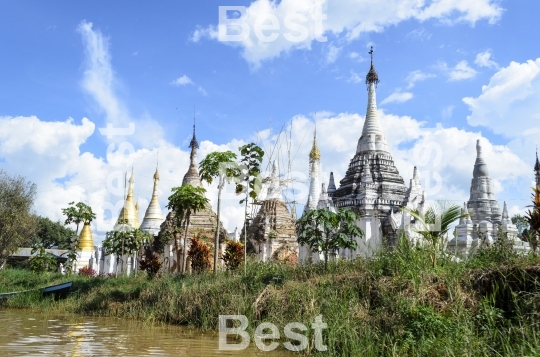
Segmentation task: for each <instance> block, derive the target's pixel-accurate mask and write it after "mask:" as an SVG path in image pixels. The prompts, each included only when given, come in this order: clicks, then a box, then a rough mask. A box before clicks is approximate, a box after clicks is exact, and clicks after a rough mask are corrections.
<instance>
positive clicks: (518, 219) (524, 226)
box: [512, 214, 529, 239]
mask: <svg viewBox="0 0 540 357" xmlns="http://www.w3.org/2000/svg"><path fill="white" fill-rule="evenodd" d="M512 224H514V225H515V226H516V228H517V230H518V236H519V237H520V238H522V239H523V232H524V231H526V230H529V222H527V218H526V217H525V216H522V215H520V214H515V215H514V216H513V217H512Z"/></svg>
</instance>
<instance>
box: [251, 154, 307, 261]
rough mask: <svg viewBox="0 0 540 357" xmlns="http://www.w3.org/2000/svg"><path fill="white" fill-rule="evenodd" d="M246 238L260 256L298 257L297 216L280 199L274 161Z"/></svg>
mask: <svg viewBox="0 0 540 357" xmlns="http://www.w3.org/2000/svg"><path fill="white" fill-rule="evenodd" d="M242 237H243V231H242ZM247 238H248V240H249V242H250V243H251V244H252V245H253V248H254V250H255V253H256V254H258V257H259V259H260V260H262V261H266V260H269V259H272V260H281V261H287V262H289V263H291V264H296V261H297V259H298V243H297V242H296V220H295V218H293V217H292V216H291V213H290V212H289V210H288V208H287V205H286V204H285V202H284V201H283V198H282V195H281V185H280V179H279V173H278V167H277V163H276V162H275V161H274V164H273V165H272V174H271V176H270V178H269V180H268V193H267V196H266V199H265V200H264V201H262V203H261V208H260V209H259V211H258V213H257V215H256V216H255V218H254V219H253V221H252V222H251V223H250V224H249V226H248V227H247ZM241 241H243V238H241Z"/></svg>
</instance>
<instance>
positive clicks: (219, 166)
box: [199, 151, 239, 188]
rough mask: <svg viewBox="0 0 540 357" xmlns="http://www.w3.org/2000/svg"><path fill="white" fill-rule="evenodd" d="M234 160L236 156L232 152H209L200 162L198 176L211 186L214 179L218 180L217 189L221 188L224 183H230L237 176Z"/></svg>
mask: <svg viewBox="0 0 540 357" xmlns="http://www.w3.org/2000/svg"><path fill="white" fill-rule="evenodd" d="M234 160H236V154H235V153H233V152H232V151H225V152H218V151H214V152H211V153H210V154H208V155H206V157H205V158H204V159H203V160H202V161H201V162H200V164H199V175H200V176H201V179H202V180H203V181H206V182H208V184H211V183H212V182H213V180H214V179H215V178H219V183H218V188H219V187H223V185H224V184H225V181H228V182H230V181H231V179H232V178H234V177H236V176H238V174H239V172H238V169H237V165H236V163H235V161H234Z"/></svg>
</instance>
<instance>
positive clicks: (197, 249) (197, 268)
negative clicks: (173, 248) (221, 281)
mask: <svg viewBox="0 0 540 357" xmlns="http://www.w3.org/2000/svg"><path fill="white" fill-rule="evenodd" d="M190 241H191V243H190V245H189V252H188V257H189V258H190V259H191V269H193V271H194V272H197V273H201V272H203V271H205V270H208V269H209V268H210V248H209V247H208V245H207V244H206V243H204V242H203V241H202V240H201V239H200V238H199V237H198V236H195V237H193V238H191V239H190Z"/></svg>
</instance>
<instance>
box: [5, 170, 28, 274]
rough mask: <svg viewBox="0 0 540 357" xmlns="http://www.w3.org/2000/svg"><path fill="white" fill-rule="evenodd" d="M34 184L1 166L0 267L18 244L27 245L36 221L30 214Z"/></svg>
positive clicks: (20, 245)
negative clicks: (9, 172) (2, 168)
mask: <svg viewBox="0 0 540 357" xmlns="http://www.w3.org/2000/svg"><path fill="white" fill-rule="evenodd" d="M35 197H36V185H35V184H33V183H31V182H29V181H26V179H25V178H24V177H21V176H10V175H9V174H7V173H6V172H5V171H4V170H0V270H1V269H3V268H4V265H5V263H6V261H7V257H8V256H9V255H10V254H11V253H13V252H15V251H16V250H17V249H18V248H21V247H24V246H30V244H31V243H32V238H33V237H35V232H36V227H37V222H36V216H35V215H34V214H32V212H31V210H32V206H33V205H34V199H35Z"/></svg>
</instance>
